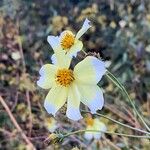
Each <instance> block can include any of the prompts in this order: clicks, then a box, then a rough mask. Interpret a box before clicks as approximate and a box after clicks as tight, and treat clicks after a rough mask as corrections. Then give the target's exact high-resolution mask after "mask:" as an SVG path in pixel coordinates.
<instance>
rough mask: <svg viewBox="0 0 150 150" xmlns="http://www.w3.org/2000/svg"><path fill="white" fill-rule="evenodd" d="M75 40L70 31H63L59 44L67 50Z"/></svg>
mask: <svg viewBox="0 0 150 150" xmlns="http://www.w3.org/2000/svg"><path fill="white" fill-rule="evenodd" d="M74 42H75V36H74V34H73V33H72V32H71V31H65V32H64V34H63V36H62V38H61V46H62V48H63V49H64V50H66V51H68V49H70V48H71V46H72V45H73V44H74Z"/></svg>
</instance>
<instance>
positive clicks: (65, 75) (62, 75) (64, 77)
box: [56, 69, 74, 86]
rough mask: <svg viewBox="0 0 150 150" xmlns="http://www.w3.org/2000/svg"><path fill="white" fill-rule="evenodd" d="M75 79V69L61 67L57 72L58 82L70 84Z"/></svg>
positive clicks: (63, 84) (64, 84) (65, 84)
mask: <svg viewBox="0 0 150 150" xmlns="http://www.w3.org/2000/svg"><path fill="white" fill-rule="evenodd" d="M73 80H74V76H73V71H72V70H70V69H59V70H58V71H57V74H56V82H57V83H58V84H59V85H62V86H68V85H70V84H71V83H72V82H73Z"/></svg>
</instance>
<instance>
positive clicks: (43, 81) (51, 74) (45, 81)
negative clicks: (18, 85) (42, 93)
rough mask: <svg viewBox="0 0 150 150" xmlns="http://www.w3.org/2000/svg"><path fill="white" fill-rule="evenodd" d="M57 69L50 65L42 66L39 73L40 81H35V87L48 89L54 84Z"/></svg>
mask: <svg viewBox="0 0 150 150" xmlns="http://www.w3.org/2000/svg"><path fill="white" fill-rule="evenodd" d="M56 70H57V67H56V66H54V65H52V64H46V65H43V66H42V68H41V69H40V71H39V74H40V75H41V77H40V79H39V80H38V81H37V85H38V86H40V87H41V88H43V89H49V88H51V87H52V85H53V84H54V82H55V74H56Z"/></svg>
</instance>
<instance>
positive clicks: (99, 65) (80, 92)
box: [37, 52, 106, 120]
mask: <svg viewBox="0 0 150 150" xmlns="http://www.w3.org/2000/svg"><path fill="white" fill-rule="evenodd" d="M56 59H57V61H56V64H46V65H43V66H42V68H41V69H40V71H39V74H40V75H41V77H40V79H39V80H38V81H37V84H38V85H39V86H40V87H42V88H44V89H50V88H51V89H50V91H49V93H48V95H47V96H46V99H45V102H44V107H45V109H46V110H47V112H48V113H50V114H53V115H55V113H56V112H57V111H58V110H59V109H60V108H61V107H62V106H63V105H64V104H65V102H66V101H67V112H66V115H67V117H68V118H70V119H72V120H79V119H81V118H82V116H81V114H80V111H79V107H80V102H82V103H83V104H85V105H87V106H88V107H89V108H90V110H91V112H92V113H95V112H96V111H97V110H98V109H102V107H103V105H104V98H103V93H102V91H101V89H100V88H99V87H98V86H97V83H98V82H99V81H100V79H101V78H102V76H103V75H104V74H105V72H106V69H105V64H104V62H102V61H101V60H99V59H97V58H95V57H92V56H88V57H86V58H85V59H84V60H83V61H81V62H79V63H78V64H77V65H76V66H75V67H74V70H71V69H70V68H69V66H70V63H71V59H70V57H67V56H66V55H65V54H64V53H63V52H62V53H56Z"/></svg>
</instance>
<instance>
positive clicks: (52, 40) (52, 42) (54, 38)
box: [47, 35, 62, 51]
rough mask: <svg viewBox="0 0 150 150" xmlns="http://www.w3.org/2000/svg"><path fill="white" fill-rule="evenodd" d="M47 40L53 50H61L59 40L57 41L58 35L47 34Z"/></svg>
mask: <svg viewBox="0 0 150 150" xmlns="http://www.w3.org/2000/svg"><path fill="white" fill-rule="evenodd" d="M47 41H48V43H49V44H50V45H51V47H52V49H53V50H54V51H59V50H61V49H62V48H61V46H60V42H59V37H58V36H52V35H50V36H48V37H47Z"/></svg>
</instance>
